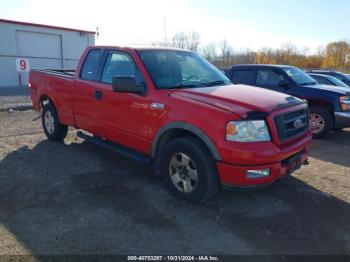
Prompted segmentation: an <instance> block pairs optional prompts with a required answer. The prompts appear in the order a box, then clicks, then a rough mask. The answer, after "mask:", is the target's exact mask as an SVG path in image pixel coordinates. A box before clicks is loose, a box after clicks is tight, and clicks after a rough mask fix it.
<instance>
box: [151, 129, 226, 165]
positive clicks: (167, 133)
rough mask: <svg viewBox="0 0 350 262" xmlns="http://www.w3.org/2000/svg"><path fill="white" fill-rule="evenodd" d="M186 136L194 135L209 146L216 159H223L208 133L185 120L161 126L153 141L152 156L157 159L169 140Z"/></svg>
mask: <svg viewBox="0 0 350 262" xmlns="http://www.w3.org/2000/svg"><path fill="white" fill-rule="evenodd" d="M184 136H192V137H195V138H197V139H199V140H200V141H201V142H202V143H203V144H204V145H205V146H206V147H207V148H208V150H209V152H210V153H211V155H212V156H213V158H214V159H215V160H221V156H220V154H219V151H218V150H217V148H216V147H215V145H214V143H213V142H212V141H211V139H210V138H209V137H208V135H206V134H205V133H204V132H203V131H202V130H200V129H199V128H198V127H196V126H194V125H191V124H188V123H184V122H172V123H168V124H166V125H165V126H163V127H161V128H160V130H159V131H158V133H157V134H156V136H155V138H154V140H153V143H152V152H151V156H152V158H154V159H156V158H157V155H158V152H160V150H161V149H162V148H163V147H164V146H165V145H166V144H167V143H168V142H170V141H171V140H173V139H176V138H179V137H184Z"/></svg>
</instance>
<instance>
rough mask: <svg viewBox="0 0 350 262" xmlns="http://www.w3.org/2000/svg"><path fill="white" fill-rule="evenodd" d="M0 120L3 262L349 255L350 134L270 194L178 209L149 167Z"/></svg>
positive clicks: (27, 123)
mask: <svg viewBox="0 0 350 262" xmlns="http://www.w3.org/2000/svg"><path fill="white" fill-rule="evenodd" d="M36 116H37V114H36V113H35V112H33V111H25V112H13V113H8V112H0V159H1V162H0V255H6V254H7V255H11V254H17V255H18V254H23V255H25V254H32V255H63V254H70V255H72V254H143V255H144V254H216V255H219V254H299V255H300V254H301V255H303V254H308V255H315V254H318V255H325V254H331V255H339V254H343V255H344V254H347V255H350V223H349V221H350V206H349V203H350V158H349V155H350V130H344V131H339V132H334V133H332V134H331V135H330V136H329V137H328V138H327V139H325V140H317V141H314V145H313V148H312V152H311V158H310V165H309V166H306V167H303V168H302V169H301V170H299V171H298V172H296V173H295V174H293V175H292V176H290V177H288V178H286V179H284V180H282V181H280V182H278V183H276V184H274V185H272V186H269V187H264V188H259V189H254V190H253V189H250V190H235V191H229V192H228V191H224V192H221V193H220V194H219V195H218V196H217V197H216V198H215V199H214V200H212V201H211V202H209V203H207V204H205V205H200V206H196V205H191V204H188V203H185V202H182V201H179V200H177V199H175V198H173V197H171V196H169V195H168V193H167V192H166V191H165V190H164V189H163V187H162V184H161V181H160V180H159V178H157V177H154V176H153V174H152V172H151V170H150V168H149V167H148V166H144V165H141V164H139V163H137V162H134V161H132V160H129V159H126V158H123V157H121V156H119V155H116V154H114V153H111V152H109V151H107V150H105V149H102V148H99V147H97V146H95V145H92V144H90V143H88V142H84V141H82V140H80V139H78V138H77V137H76V136H75V131H74V130H71V131H70V132H69V136H68V137H67V139H66V140H65V143H54V142H50V141H48V140H46V138H45V136H44V135H43V133H42V130H41V123H40V121H37V122H32V121H31V119H33V118H35V117H36Z"/></svg>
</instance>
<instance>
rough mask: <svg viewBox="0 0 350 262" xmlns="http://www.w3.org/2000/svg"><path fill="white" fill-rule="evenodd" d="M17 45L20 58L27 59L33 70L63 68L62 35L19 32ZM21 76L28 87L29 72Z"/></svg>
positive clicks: (22, 73) (17, 32)
mask: <svg viewBox="0 0 350 262" xmlns="http://www.w3.org/2000/svg"><path fill="white" fill-rule="evenodd" d="M16 43H17V54H18V56H19V57H27V58H28V59H29V60H30V67H31V69H44V68H57V69H59V68H62V41H61V36H60V35H55V34H45V33H38V32H30V31H20V30H17V31H16ZM20 76H21V80H22V83H23V84H25V85H26V84H27V83H28V78H29V72H21V73H20Z"/></svg>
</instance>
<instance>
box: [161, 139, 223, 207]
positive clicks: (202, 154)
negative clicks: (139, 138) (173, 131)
mask: <svg viewBox="0 0 350 262" xmlns="http://www.w3.org/2000/svg"><path fill="white" fill-rule="evenodd" d="M160 153H161V161H160V170H161V175H162V176H163V179H164V183H165V185H166V187H167V189H168V190H169V191H170V193H171V194H173V195H175V196H176V197H178V198H180V199H183V200H185V201H188V202H192V203H197V204H199V203H204V202H206V201H208V200H209V199H211V198H213V197H214V196H215V195H216V193H217V191H218V189H219V178H218V174H217V169H216V163H215V160H214V159H213V157H212V155H211V154H210V152H209V150H208V149H207V147H206V146H205V145H204V144H203V143H202V142H201V141H199V140H198V139H196V138H190V137H184V138H178V139H176V140H174V141H172V142H170V143H169V144H168V145H166V146H165V148H164V150H163V151H162V152H160ZM179 154H184V155H186V156H188V157H189V159H190V161H192V163H191V164H190V166H191V167H190V168H191V169H192V168H193V167H195V169H196V172H197V173H196V174H197V182H196V184H195V185H194V186H193V191H191V192H183V191H180V189H179V188H178V187H177V186H176V185H175V183H174V182H173V181H172V178H171V177H172V176H171V175H170V173H171V172H172V170H173V169H170V166H171V160H172V159H173V158H175V157H176V156H178V155H179ZM193 170H194V169H193ZM185 172H186V171H185ZM173 176H174V175H173ZM192 182H194V181H192V180H191V186H192ZM181 183H182V186H183V187H185V185H184V182H181V181H180V182H179V183H178V184H177V185H178V186H179V187H181Z"/></svg>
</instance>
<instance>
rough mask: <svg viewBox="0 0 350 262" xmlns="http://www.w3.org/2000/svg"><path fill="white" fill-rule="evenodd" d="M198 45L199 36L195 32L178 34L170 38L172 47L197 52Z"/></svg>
mask: <svg viewBox="0 0 350 262" xmlns="http://www.w3.org/2000/svg"><path fill="white" fill-rule="evenodd" d="M199 43H200V35H199V33H197V32H189V33H186V32H179V33H176V34H175V35H174V36H173V38H172V45H173V46H175V47H178V48H182V49H186V50H190V51H194V52H197V51H198V46H199Z"/></svg>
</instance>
